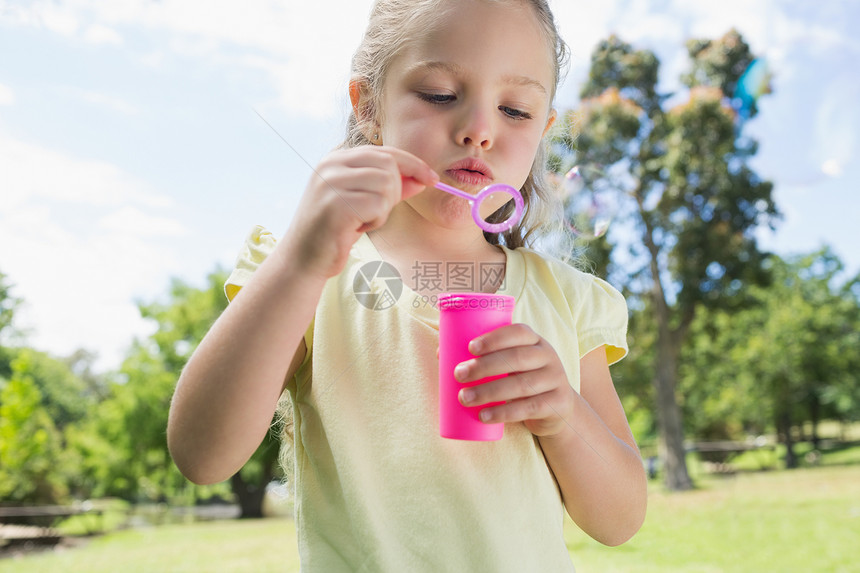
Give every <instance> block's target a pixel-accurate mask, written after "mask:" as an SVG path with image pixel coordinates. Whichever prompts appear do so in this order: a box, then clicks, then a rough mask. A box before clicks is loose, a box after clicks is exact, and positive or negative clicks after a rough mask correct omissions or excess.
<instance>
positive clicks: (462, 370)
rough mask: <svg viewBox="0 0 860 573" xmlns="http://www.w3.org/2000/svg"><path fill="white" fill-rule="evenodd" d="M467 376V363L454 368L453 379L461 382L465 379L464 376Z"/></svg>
mask: <svg viewBox="0 0 860 573" xmlns="http://www.w3.org/2000/svg"><path fill="white" fill-rule="evenodd" d="M468 374H469V363H468V362H461V363H460V364H458V365H457V367H456V368H454V378H456V379H457V380H459V381H460V382H462V381H463V380H465V379H466V376H467V375H468Z"/></svg>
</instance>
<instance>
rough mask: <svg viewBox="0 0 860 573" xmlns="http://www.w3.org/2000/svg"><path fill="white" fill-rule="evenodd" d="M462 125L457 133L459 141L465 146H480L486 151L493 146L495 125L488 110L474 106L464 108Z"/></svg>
mask: <svg viewBox="0 0 860 573" xmlns="http://www.w3.org/2000/svg"><path fill="white" fill-rule="evenodd" d="M464 111H465V113H464V115H463V118H462V121H461V123H460V127H459V129H458V130H457V133H456V136H455V138H456V140H457V143H459V144H460V145H464V146H474V147H480V148H481V149H483V150H484V151H487V150H489V149H490V148H491V147H492V146H493V126H492V121H491V119H490V115H488V114H487V113H486V111H484V110H481V109H478V108H477V106H472V107H471V108H470V109H468V110H464Z"/></svg>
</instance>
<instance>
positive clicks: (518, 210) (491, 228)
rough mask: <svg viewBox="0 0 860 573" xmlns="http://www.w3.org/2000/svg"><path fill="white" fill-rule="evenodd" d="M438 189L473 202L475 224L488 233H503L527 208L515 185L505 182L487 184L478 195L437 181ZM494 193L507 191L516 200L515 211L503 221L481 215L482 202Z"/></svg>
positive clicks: (514, 223) (515, 222)
mask: <svg viewBox="0 0 860 573" xmlns="http://www.w3.org/2000/svg"><path fill="white" fill-rule="evenodd" d="M435 187H436V189H439V190H440V191H445V192H446V193H450V194H451V195H456V196H457V197H462V198H463V199H465V200H467V201H469V202H470V203H471V204H472V219H474V220H475V224H476V225H478V226H479V227H480V228H482V229H483V230H485V231H487V232H488V233H502V232H504V231H507V230H508V229H510V228H511V227H513V226H514V225H516V224H517V221H519V220H520V218H521V217H522V215H523V209H524V208H525V203H524V201H523V196H522V195H521V194H520V192H519V191H517V190H516V189H515V188H514V187H511V186H510V185H505V184H504V183H494V184H492V185H487V186H486V187H484V188H483V189H481V190H480V191H478V193H477V195H470V194H469V193H466V192H465V191H461V190H460V189H457V188H456V187H451V186H450V185H446V184H445V183H441V182H440V183H437V184H436V185H435ZM494 193H505V194H507V195H510V196H511V197H512V198H513V200H514V212H513V214H512V215H511V216H510V217H508V218H507V219H506V220H504V221H502V222H501V223H488V222H487V221H485V220H484V218H483V217H481V202H482V201H483V200H484V199H486V198H488V197H490V196H491V195H493V194H494Z"/></svg>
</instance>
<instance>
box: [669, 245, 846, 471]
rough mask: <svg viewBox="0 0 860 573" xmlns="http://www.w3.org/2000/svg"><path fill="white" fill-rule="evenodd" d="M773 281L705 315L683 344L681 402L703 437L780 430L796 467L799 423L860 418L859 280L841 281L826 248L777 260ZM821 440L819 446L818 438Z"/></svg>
mask: <svg viewBox="0 0 860 573" xmlns="http://www.w3.org/2000/svg"><path fill="white" fill-rule="evenodd" d="M768 267H769V268H770V269H771V272H772V275H773V282H772V284H771V285H770V286H769V287H767V288H762V287H751V289H750V296H751V297H752V298H753V300H754V304H752V305H749V306H748V307H747V308H745V309H743V310H741V311H737V312H728V311H726V310H715V311H712V312H709V313H703V314H702V315H700V316H698V317H697V319H696V322H695V325H694V326H693V329H692V330H693V335H692V336H691V340H692V343H691V344H690V345H688V346H687V347H686V348H685V351H684V360H683V364H684V366H683V368H682V376H681V388H682V394H683V395H684V396H685V403H684V408H685V411H686V412H687V413H688V415H689V419H690V420H691V429H692V430H693V431H694V432H696V434H697V435H699V436H704V437H709V438H714V439H739V438H742V437H743V436H744V435H749V434H754V433H760V432H762V431H763V429H764V428H766V427H773V428H775V429H776V430H777V433H778V436H779V438H780V440H781V441H782V442H783V443H784V444H785V445H786V450H787V454H786V466H787V467H789V468H791V467H795V466H796V465H797V457H796V456H795V453H794V448H793V446H794V441H795V438H794V436H795V434H797V432H796V430H795V429H796V428H797V427H799V426H800V425H801V424H803V423H809V424H810V425H811V426H812V428H813V431H812V436H811V437H812V441H813V442H817V432H816V430H815V428H816V427H817V424H818V422H819V421H820V420H822V419H835V420H841V421H853V420H857V419H860V289H858V285H860V277H855V278H853V279H852V280H848V281H844V282H842V283H841V284H840V283H839V276H840V275H841V273H842V272H843V265H842V263H841V261H839V259H838V258H837V257H836V256H835V255H834V254H833V253H832V252H831V251H830V250H829V249H823V250H821V251H818V252H816V253H812V254H809V255H803V256H798V257H793V258H790V259H788V260H783V259H781V258H779V257H775V256H774V257H771V258H769V260H768ZM815 445H816V446H817V444H815Z"/></svg>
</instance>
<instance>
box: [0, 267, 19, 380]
mask: <svg viewBox="0 0 860 573" xmlns="http://www.w3.org/2000/svg"><path fill="white" fill-rule="evenodd" d="M20 304H21V300H20V299H19V298H17V297H16V296H14V295H13V294H12V285H11V284H10V283H9V281H8V279H7V277H6V275H5V274H3V273H2V272H0V384H2V379H4V378H8V377H9V376H11V375H12V366H11V363H12V353H11V351H10V350H9V348H8V347H7V345H8V344H9V342H10V339H12V338H14V337H15V335H16V331H15V328H14V326H13V320H14V318H15V311H16V309H17V308H18V306H19V305H20Z"/></svg>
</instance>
